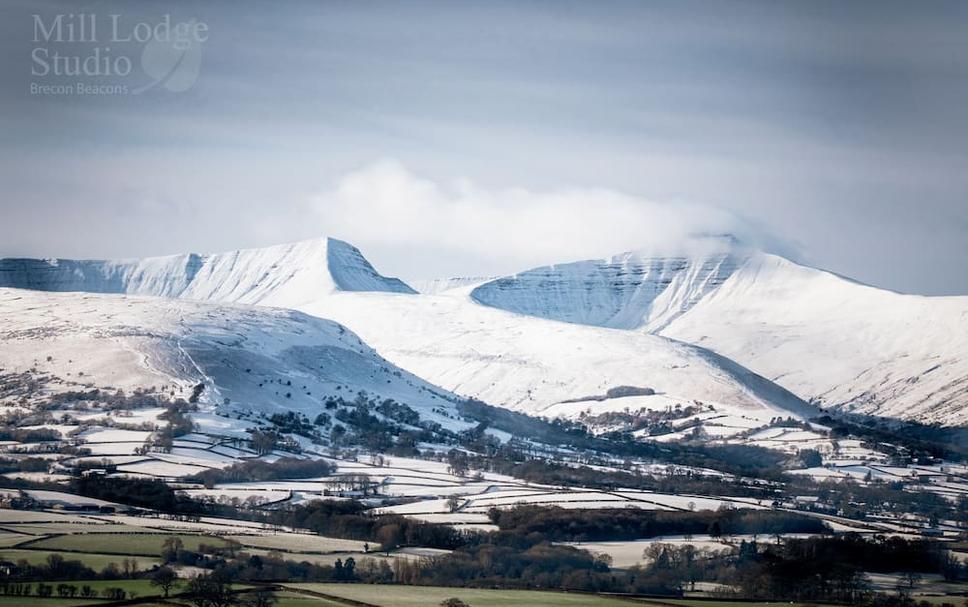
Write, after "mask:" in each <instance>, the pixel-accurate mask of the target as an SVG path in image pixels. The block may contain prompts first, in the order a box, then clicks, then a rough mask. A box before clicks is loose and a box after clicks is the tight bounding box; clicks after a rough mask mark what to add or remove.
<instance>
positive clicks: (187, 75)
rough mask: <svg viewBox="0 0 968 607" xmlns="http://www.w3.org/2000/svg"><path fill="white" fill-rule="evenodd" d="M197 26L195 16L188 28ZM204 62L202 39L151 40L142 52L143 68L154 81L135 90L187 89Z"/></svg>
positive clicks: (179, 90) (176, 91)
mask: <svg viewBox="0 0 968 607" xmlns="http://www.w3.org/2000/svg"><path fill="white" fill-rule="evenodd" d="M179 25H184V24H179ZM194 27H195V19H192V20H191V21H189V22H188V24H187V26H186V29H187V30H189V31H190V30H192V29H194ZM201 64H202V44H201V42H199V41H198V40H194V39H188V40H177V39H162V40H158V39H152V40H149V41H148V43H147V44H145V48H144V50H143V51H142V52H141V68H142V69H143V70H144V71H145V73H146V74H148V76H150V77H151V78H152V79H153V81H152V82H150V83H148V84H146V85H145V86H142V87H140V88H138V89H135V90H134V91H133V92H134V93H135V94H140V93H143V92H145V91H147V90H149V89H152V88H154V87H156V86H163V87H165V88H166V89H168V90H169V91H172V92H174V93H181V92H183V91H187V90H188V89H190V88H191V87H192V85H193V84H195V81H196V80H198V70H199V67H201Z"/></svg>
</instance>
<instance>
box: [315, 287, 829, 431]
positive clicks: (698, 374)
mask: <svg viewBox="0 0 968 607" xmlns="http://www.w3.org/2000/svg"><path fill="white" fill-rule="evenodd" d="M469 290H470V288H465V289H454V290H450V291H447V292H446V293H445V294H441V295H415V296H401V295H394V294H387V293H339V294H337V295H335V296H333V297H330V298H327V299H325V300H321V301H319V302H317V303H315V304H311V305H307V306H303V308H302V309H303V310H304V311H305V312H307V313H309V314H313V315H317V316H323V317H328V318H333V319H336V320H338V321H339V322H341V323H343V324H345V325H347V326H348V327H350V328H352V329H353V330H354V331H356V332H358V333H359V334H360V335H361V337H363V339H365V340H366V341H367V342H368V343H370V344H371V345H373V347H374V348H376V349H377V350H378V351H379V352H380V353H381V354H383V356H385V357H386V358H387V359H388V360H390V361H392V362H393V363H394V364H397V365H399V366H401V367H403V368H405V369H407V370H409V371H411V372H413V373H415V374H416V375H418V376H420V377H423V378H424V379H426V380H428V381H430V382H432V383H434V384H436V385H439V386H442V387H445V388H446V389H448V390H451V391H453V392H456V393H458V394H461V395H465V396H473V397H476V398H479V399H481V400H484V401H486V402H488V403H490V404H493V405H500V406H504V407H508V408H511V409H516V410H519V411H522V412H526V413H530V414H538V415H541V414H546V413H548V412H550V410H552V408H554V414H555V415H567V414H569V412H571V413H574V412H578V411H580V410H585V409H587V408H591V409H592V410H596V409H598V408H605V407H607V406H608V405H609V404H610V403H615V402H620V401H623V400H624V399H622V398H612V399H602V400H599V401H593V402H580V403H567V404H568V405H569V406H567V407H561V406H558V407H555V405H558V404H560V403H562V401H566V400H572V399H578V398H583V397H587V396H601V395H605V394H606V392H608V390H609V389H612V388H617V387H621V386H633V387H638V388H651V389H653V390H655V391H656V395H655V396H654V397H638V398H637V399H635V402H634V404H635V405H636V407H638V406H642V407H645V408H649V406H650V405H651V406H653V407H654V408H657V409H665V408H666V407H667V406H670V405H671V404H672V403H674V402H678V403H682V404H689V403H690V402H691V401H693V400H701V401H704V402H706V403H718V404H721V405H722V406H723V407H726V408H730V409H731V410H733V411H740V412H742V413H744V414H748V415H751V416H754V417H757V419H759V418H763V419H765V420H768V419H769V418H770V417H772V416H776V415H783V416H787V415H790V414H794V415H804V414H810V413H813V410H811V409H809V408H808V407H807V406H806V405H805V403H803V402H802V401H800V400H799V399H797V398H796V397H794V396H793V395H792V394H789V393H788V392H786V391H784V390H782V389H779V388H778V387H777V386H775V385H773V384H771V383H770V382H767V381H765V380H763V379H762V378H759V377H757V376H755V375H753V374H751V373H749V372H748V371H747V370H745V369H742V368H741V367H740V366H739V365H735V363H730V364H729V365H723V364H722V361H720V360H718V358H717V357H715V356H714V355H711V354H709V353H706V352H704V351H702V350H700V349H697V348H694V347H692V346H689V345H686V344H680V343H676V342H674V341H672V340H669V339H666V338H663V337H660V336H657V335H649V334H645V333H639V332H632V331H621V330H616V329H607V328H601V327H591V326H583V325H577V324H568V323H562V322H556V321H551V320H545V319H540V318H534V317H528V316H523V315H520V314H514V313H510V312H505V311H503V310H497V309H494V308H490V307H487V306H482V305H479V304H477V303H475V302H474V301H473V300H471V299H470V297H469V296H468V291H469ZM650 398H651V399H653V400H652V401H649V399H650ZM625 402H627V403H628V404H633V401H632V400H628V401H625Z"/></svg>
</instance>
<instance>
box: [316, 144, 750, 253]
mask: <svg viewBox="0 0 968 607" xmlns="http://www.w3.org/2000/svg"><path fill="white" fill-rule="evenodd" d="M313 207H314V209H315V211H316V212H317V213H318V214H319V215H320V217H321V220H322V225H324V226H326V230H327V232H328V233H329V234H330V235H332V236H335V237H337V238H342V239H345V240H347V241H349V242H352V243H354V244H357V245H358V246H360V247H362V248H363V249H364V252H366V251H367V249H369V248H370V247H378V248H379V249H382V250H388V249H396V250H397V251H398V254H400V255H406V254H407V252H408V251H410V250H422V251H431V250H436V251H438V252H440V254H442V255H448V254H449V255H454V256H458V257H460V258H463V259H476V260H481V261H482V263H483V265H484V266H486V267H487V268H488V269H493V268H510V269H511V270H523V269H526V268H528V267H533V266H535V265H541V264H547V263H555V262H565V261H573V260H577V259H587V258H597V257H606V256H609V255H612V254H616V253H620V252H623V251H628V250H634V249H644V250H649V251H654V252H660V253H666V254H671V253H676V252H681V251H682V249H683V247H684V246H685V245H684V243H686V242H687V241H688V240H689V237H690V236H694V235H696V234H700V233H714V234H718V233H727V232H728V233H731V234H734V235H736V236H737V237H739V238H741V239H743V240H745V241H747V242H750V243H751V244H761V243H757V242H756V241H757V238H756V230H754V229H753V228H752V227H751V226H750V225H749V224H748V223H747V222H745V221H744V220H742V219H741V218H739V217H738V216H736V215H735V214H733V213H731V212H729V211H726V210H723V209H718V208H713V207H708V206H702V205H697V204H688V203H659V202H655V201H651V200H647V199H644V198H639V197H635V196H630V195H628V194H623V193H620V192H617V191H614V190H609V189H604V188H562V189H557V190H550V191H533V190H528V189H524V188H508V189H495V190H490V189H485V188H482V187H480V186H478V185H476V184H474V183H473V182H471V181H470V180H467V179H457V180H454V182H453V183H450V184H440V183H437V182H434V181H431V180H428V179H424V178H421V177H419V176H417V175H414V174H413V173H411V172H410V171H408V170H407V169H406V168H405V167H404V166H402V165H401V164H400V163H399V162H397V161H394V160H384V161H381V162H378V163H375V164H372V165H370V166H368V167H365V168H363V169H361V170H358V171H355V172H352V173H349V174H347V175H346V176H344V177H343V178H342V179H341V180H339V182H338V183H337V185H336V187H335V188H334V189H332V190H330V191H327V192H324V193H322V194H320V195H318V196H316V197H315V198H314V200H313ZM484 260H486V262H484Z"/></svg>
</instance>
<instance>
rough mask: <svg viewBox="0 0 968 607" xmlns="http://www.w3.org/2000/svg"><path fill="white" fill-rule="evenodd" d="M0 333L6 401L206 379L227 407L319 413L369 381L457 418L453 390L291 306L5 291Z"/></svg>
mask: <svg viewBox="0 0 968 607" xmlns="http://www.w3.org/2000/svg"><path fill="white" fill-rule="evenodd" d="M0 341H2V343H3V348H2V353H0V368H2V369H3V371H2V373H3V376H4V382H3V387H4V391H3V400H4V401H6V402H5V404H15V403H19V402H20V398H21V397H22V396H24V395H27V396H28V399H30V398H33V399H38V398H41V399H42V398H44V397H46V396H48V395H50V394H55V393H58V392H67V391H78V390H89V389H92V388H98V389H102V390H105V389H109V390H112V391H113V390H116V389H122V390H124V391H125V392H128V393H131V392H133V391H134V390H138V389H140V390H145V389H148V388H150V387H154V388H155V389H156V390H158V391H163V392H165V393H167V392H169V391H171V392H174V393H175V395H178V396H187V395H188V394H189V393H190V392H191V388H192V387H193V386H195V385H197V384H199V383H202V384H204V385H205V386H206V389H205V391H204V392H203V393H202V395H201V398H200V402H201V403H202V404H206V405H208V406H209V407H210V408H211V410H212V411H219V412H222V413H228V412H253V413H255V414H263V413H265V414H270V415H271V414H272V413H275V412H284V411H289V410H292V411H299V412H304V413H306V414H307V415H313V416H314V415H316V414H317V413H319V412H320V410H321V409H322V402H323V401H324V400H325V398H326V397H328V396H343V397H345V398H346V399H348V400H352V399H353V398H354V397H355V395H356V394H357V392H358V391H361V390H362V391H366V392H367V393H368V394H370V395H371V396H374V397H377V398H380V399H383V398H391V399H395V400H397V401H398V402H405V403H407V404H408V405H409V406H411V407H413V408H414V409H416V410H417V411H418V412H419V413H420V414H421V416H423V417H425V418H428V419H432V420H434V421H439V422H442V423H445V424H452V423H454V420H452V419H451V416H452V415H455V414H453V413H452V410H453V403H452V402H451V400H450V399H452V395H449V394H447V393H446V392H444V391H442V390H439V389H437V388H435V387H433V386H431V385H429V384H428V383H427V382H425V381H423V380H421V379H418V378H416V377H414V376H413V375H411V374H410V373H407V372H406V371H403V370H400V369H398V368H396V367H395V366H394V365H392V364H390V363H389V362H387V361H386V360H384V359H383V358H382V357H380V356H379V355H378V354H377V353H376V352H375V351H374V350H373V349H371V348H370V347H369V346H367V345H366V344H365V343H363V342H362V341H361V340H360V339H359V338H358V337H357V336H356V335H355V334H353V333H352V332H351V331H348V330H347V329H346V328H345V327H343V326H341V325H339V324H337V323H334V322H331V321H327V320H322V319H319V318H314V317H312V316H308V315H306V314H302V313H300V312H296V311H293V310H285V309H276V308H268V307H253V306H245V305H228V304H211V303H200V302H189V301H179V300H167V299H160V298H149V297H130V296H121V295H103V294H99V295H91V294H76V293H41V292H33V291H27V290H15V289H0ZM28 386H29V387H30V388H31V389H30V390H29V391H28V390H26V388H27V387H28ZM163 386H164V387H166V389H164V390H162V387H163ZM439 411H445V412H448V413H446V414H443V415H442V414H440V413H439Z"/></svg>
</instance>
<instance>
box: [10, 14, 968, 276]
mask: <svg viewBox="0 0 968 607" xmlns="http://www.w3.org/2000/svg"><path fill="white" fill-rule="evenodd" d="M160 6H161V5H157V4H155V5H152V4H148V3H141V4H138V3H129V2H126V3H120V2H119V3H112V2H93V3H88V4H83V3H69V4H67V3H65V4H58V3H55V2H25V1H20V2H17V1H14V2H10V1H8V2H5V3H4V4H3V5H2V8H0V12H2V14H0V34H2V36H0V77H2V85H3V86H2V97H0V102H2V108H3V112H2V113H0V133H2V139H0V167H2V168H0V179H2V185H0V188H2V189H0V193H2V194H0V205H2V212H3V215H2V216H3V218H4V219H3V221H2V222H0V255H30V256H64V257H116V256H128V257H130V256H141V255H154V254H166V253H175V252H182V251H186V250H193V251H199V252H207V251H216V250H224V249H233V248H239V247H243V246H260V245H266V244H273V243H278V242H285V241H292V240H298V239H302V238H310V237H315V236H321V235H332V236H337V237H343V238H347V239H349V240H352V241H353V242H354V243H355V244H358V245H359V246H361V248H363V249H364V252H365V253H367V255H368V257H370V258H371V260H372V261H373V262H374V264H375V265H377V267H378V268H379V269H381V270H382V271H385V272H387V273H390V274H398V275H402V276H404V277H410V278H419V277H426V276H432V275H450V274H467V275H480V274H488V273H495V272H507V271H513V270H515V269H523V268H524V267H527V266H529V265H535V264H536V263H544V262H548V261H554V259H548V257H552V256H556V255H557V256H558V257H559V259H558V260H560V261H566V260H569V259H571V258H573V257H580V256H583V255H584V254H586V253H595V254H602V255H604V254H607V253H612V252H618V250H619V249H621V248H623V247H624V246H626V244H627V243H628V242H629V240H630V238H634V237H635V234H631V235H630V234H629V233H628V231H625V232H623V233H622V234H621V235H620V236H621V237H616V238H615V239H614V241H615V247H616V249H615V250H611V247H610V244H611V241H610V234H611V231H612V230H614V229H615V226H616V225H624V226H629V225H634V226H636V227H639V226H640V227H641V244H642V246H647V245H649V244H650V241H652V240H653V239H655V238H658V237H660V232H668V221H667V220H668V217H667V216H668V215H672V216H676V217H680V218H681V217H685V218H686V219H683V220H681V221H678V220H677V221H678V223H676V225H678V226H680V227H681V225H682V223H683V222H687V223H688V222H691V221H697V223H698V226H699V227H708V225H707V224H709V223H710V222H711V223H712V224H713V225H714V226H717V225H720V223H722V224H725V225H726V227H729V225H733V224H737V225H742V226H743V229H744V230H746V231H747V232H748V233H749V232H756V233H758V234H759V239H760V240H765V241H767V242H770V243H773V244H774V245H775V243H777V242H782V243H784V244H783V245H782V246H783V248H784V250H786V251H790V250H792V251H795V252H796V255H797V256H798V257H799V259H801V260H802V261H805V262H808V263H811V264H813V265H817V266H821V267H825V268H828V269H831V270H834V271H837V272H839V273H841V274H845V275H849V276H851V277H854V278H857V279H859V280H862V281H864V282H869V283H872V284H876V285H879V286H883V287H887V288H892V289H897V290H901V291H907V292H917V293H925V294H968V271H966V270H965V260H966V259H968V199H966V196H968V170H966V169H968V143H966V142H968V36H966V35H965V31H966V29H968V4H966V3H963V2H951V3H940V2H926V3H885V2H876V3H874V2H870V3H865V2H851V3H844V2H760V3H740V2H733V3H725V2H708V3H707V2H703V3H699V2H667V3H661V2H580V3H579V2H573V3H569V2H513V3H512V2H495V1H493V0H488V1H487V2H483V1H481V2H470V1H446V2H387V3H379V2H350V1H346V2H306V3H298V2H285V3H283V2H275V3H267V2H261V3H245V2H238V1H233V2H222V3H219V2H206V3H194V2H183V3H179V2H172V3H166V4H165V5H164V6H165V8H164V9H163V10H161V9H159V8H155V7H160ZM81 12H87V13H94V14H96V15H98V16H99V17H103V18H105V19H106V18H107V15H109V14H111V13H117V14H120V15H122V18H123V19H124V20H126V22H137V21H138V20H144V21H147V22H152V23H154V22H157V21H158V20H159V19H160V17H161V16H162V15H163V13H164V12H168V13H170V14H171V15H172V19H173V21H187V20H189V19H192V18H195V19H197V20H199V21H201V22H204V23H206V24H207V25H208V26H209V28H210V37H209V39H208V40H207V41H206V42H204V43H203V44H202V45H201V68H200V72H199V76H198V80H197V81H196V82H195V83H194V86H192V87H191V88H190V89H189V90H187V91H185V92H178V93H176V92H169V91H167V90H163V89H161V90H158V89H153V90H149V91H147V92H145V93H144V94H142V95H118V96H89V97H78V96H76V95H66V96H50V95H31V94H29V84H30V82H31V81H36V80H38V78H36V77H34V76H31V73H30V72H31V68H32V61H31V52H32V51H33V49H34V48H36V47H37V46H38V43H35V42H34V41H33V39H32V37H33V33H34V32H33V18H32V15H33V14H34V13H40V14H42V15H44V16H45V18H50V17H51V16H53V15H56V14H57V13H81ZM46 46H51V47H54V46H56V45H46ZM93 46H97V45H87V46H85V45H83V44H80V45H71V46H70V47H69V48H68V49H67V50H68V51H69V52H75V53H76V52H78V51H77V49H81V50H82V51H83V53H87V52H88V51H90V48H91V47H93ZM102 46H103V45H102ZM114 52H115V53H116V54H117V55H126V56H129V57H131V59H132V61H133V63H134V65H135V70H134V71H135V75H134V76H132V77H131V80H130V81H129V82H132V83H144V82H146V81H148V78H147V76H145V75H144V74H143V73H140V65H139V59H140V56H141V46H139V45H136V44H127V45H126V44H118V45H115V48H114ZM139 78H140V79H139ZM42 80H44V81H45V82H53V80H51V79H49V78H43V79H42ZM72 80H76V78H66V79H65V81H66V82H70V81H72ZM86 81H91V82H94V81H98V82H100V80H98V79H97V78H87V79H86ZM103 81H104V82H115V81H120V80H119V79H117V78H115V79H112V78H106V79H104V80H103ZM381 161H382V163H381ZM374 163H381V164H377V165H376V166H377V167H380V166H382V167H386V166H392V167H397V168H398V169H399V170H398V172H397V173H394V174H397V175H403V177H401V179H404V182H403V183H404V185H405V186H406V187H407V188H410V186H411V185H413V184H418V185H419V187H416V186H415V187H413V188H412V191H413V192H418V193H419V192H424V191H429V192H431V193H433V194H434V195H435V196H436V200H437V202H436V206H430V207H427V208H426V209H424V211H425V212H428V213H429V212H431V211H432V212H433V213H432V214H433V215H434V217H420V216H416V217H412V218H410V219H411V220H412V221H413V222H415V223H414V224H413V225H408V224H407V223H406V221H407V218H406V213H407V209H408V208H410V207H408V206H407V205H410V204H414V205H415V206H419V205H416V203H413V202H412V201H410V199H408V198H407V197H405V196H404V197H401V202H400V203H399V204H400V208H398V209H387V208H386V207H380V206H378V205H374V206H367V204H368V203H367V202H365V201H369V200H370V199H371V194H373V195H374V196H378V194H379V193H380V192H381V191H382V190H380V188H385V186H386V184H391V185H392V184H394V183H398V182H397V181H394V180H393V179H389V180H384V181H380V180H379V179H376V180H374V179H370V178H371V177H373V174H374V170H373V169H372V166H373V165H374ZM376 173H379V171H376ZM347 175H350V177H347ZM381 175H382V174H381ZM361 176H362V177H361ZM383 176H384V177H386V176H385V175H383ZM367 179H369V181H368V180H367ZM348 180H349V183H357V182H362V183H364V185H363V186H361V188H362V189H361V190H359V191H357V195H356V197H354V196H350V197H348V198H347V197H346V196H344V195H343V194H341V192H343V193H344V194H345V192H344V190H345V188H346V184H347V182H348ZM455 180H459V181H458V182H457V183H456V185H455ZM464 180H469V182H470V183H471V186H470V188H471V189H472V190H473V192H474V194H473V195H466V194H465V193H462V192H464V190H463V188H464V187H465V185H466V183H465V181H464ZM420 184H422V185H420ZM424 186H426V187H424ZM341 188H342V189H341ZM428 188H429V189H428ZM522 192H524V193H523V194H522ZM615 192H621V193H623V196H626V197H627V199H626V198H622V201H621V202H620V203H617V204H616V205H610V203H609V202H608V200H613V201H614V196H618V194H615ZM582 197H585V198H582ZM563 198H564V199H565V200H566V202H567V204H562V205H561V206H560V208H561V209H563V212H567V213H569V214H571V219H574V220H577V221H578V222H581V223H582V224H585V225H587V226H588V230H589V243H588V244H587V246H578V245H576V246H575V247H574V248H573V249H569V248H568V246H567V242H559V243H557V244H555V243H552V244H549V245H548V246H545V247H543V248H541V247H537V248H535V249H533V250H531V249H529V248H528V247H527V246H526V245H524V244H521V243H520V242H517V244H516V245H513V246H507V247H504V246H503V243H502V238H511V237H512V236H513V238H514V239H516V241H520V240H521V239H522V238H525V237H526V236H527V232H526V231H525V230H522V229H521V227H520V225H518V226H516V233H515V234H513V235H512V234H505V233H502V231H501V227H500V223H499V222H495V221H493V220H492V219H493V216H494V213H495V212H496V211H500V210H501V209H505V210H506V211H507V217H508V218H509V221H514V222H516V223H519V224H520V223H525V224H527V223H528V222H532V223H531V224H530V225H534V227H535V233H536V238H542V239H545V236H546V235H548V233H550V231H552V230H554V229H557V224H556V223H555V221H556V220H555V218H554V209H555V208H559V207H555V206H554V204H556V201H559V200H561V199H563ZM576 198H577V199H581V200H586V199H587V203H576V202H575V200H576ZM364 199H365V201H364V202H361V203H360V206H359V207H358V213H357V214H358V215H359V216H358V217H355V218H354V220H353V221H352V222H351V221H349V220H346V221H344V220H343V213H342V212H341V209H342V210H345V208H346V205H348V204H356V203H354V202H353V201H357V200H364ZM603 200H605V202H603ZM637 201H641V208H642V210H641V211H639V210H636V209H637V207H635V205H638V204H639V202H637ZM341 205H343V206H341ZM461 205H464V206H461ZM474 205H483V207H484V211H483V213H484V214H485V215H486V216H487V217H490V218H491V220H481V221H480V222H479V223H475V222H476V219H475V220H474V221H470V220H468V221H464V222H461V221H453V220H451V221H444V220H441V219H440V218H439V217H437V215H438V214H446V213H447V212H448V210H451V208H452V207H453V208H470V209H472V212H471V213H470V215H471V216H474V217H476V213H477V211H478V209H477V207H476V206H474ZM582 205H584V206H582ZM707 208H709V209H715V210H710V211H709V212H708V213H706V212H705V211H703V210H702V209H707ZM354 209H357V207H354ZM602 209H604V210H605V212H604V213H603V214H605V215H607V216H606V217H605V218H602V217H598V215H599V214H600V213H599V211H600V210H602ZM622 209H625V210H628V214H627V215H624V216H623V215H621V213H622V212H623V211H622ZM629 209H631V210H629ZM657 209H658V210H657ZM684 209H685V210H684ZM697 209H699V210H697ZM337 212H340V214H339V215H337ZM656 213H658V214H659V215H661V216H662V218H659V219H656V220H654V221H653V220H652V219H651V218H652V217H653V215H655V214H656ZM733 215H736V216H738V217H739V219H735V220H734V219H728V220H722V221H721V220H720V218H721V217H723V216H729V217H732V216H733ZM366 218H370V219H371V221H370V222H369V223H367V222H366V221H362V219H366ZM710 218H713V219H710ZM571 223H572V224H574V223H575V221H572V222H571ZM332 224H335V225H336V227H337V228H339V229H338V230H334V229H333V227H334V226H333V225H332ZM418 224H419V225H418ZM549 224H550V225H551V228H549V227H548V225H549ZM542 226H545V228H544V231H542ZM398 227H399V228H400V229H401V230H404V229H409V232H410V233H412V234H413V236H412V237H411V238H409V239H408V238H407V237H394V238H389V237H388V236H387V234H389V233H390V232H392V230H393V229H395V228H398ZM475 227H477V228H478V231H480V232H482V234H483V236H482V235H481V234H472V232H473V231H474V230H475ZM418 228H422V229H418ZM437 228H439V229H437ZM567 228H568V226H564V228H563V229H567ZM445 229H449V230H451V231H454V232H456V234H453V235H450V236H449V237H442V236H440V235H439V232H440V230H445ZM462 231H467V233H466V234H464V233H462ZM347 232H348V233H347ZM474 238H476V239H477V240H478V241H480V242H491V243H493V247H495V248H496V249H502V250H506V252H505V253H504V254H500V255H497V254H495V255H491V254H488V252H487V251H486V250H485V249H482V248H481V247H479V246H478V247H462V246H461V245H462V242H463V241H464V240H473V239H474ZM547 240H550V241H553V240H554V239H547ZM620 245H621V246H620ZM559 250H561V251H562V252H561V254H558V253H557V252H558V251H559ZM572 252H574V254H570V253H572Z"/></svg>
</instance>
